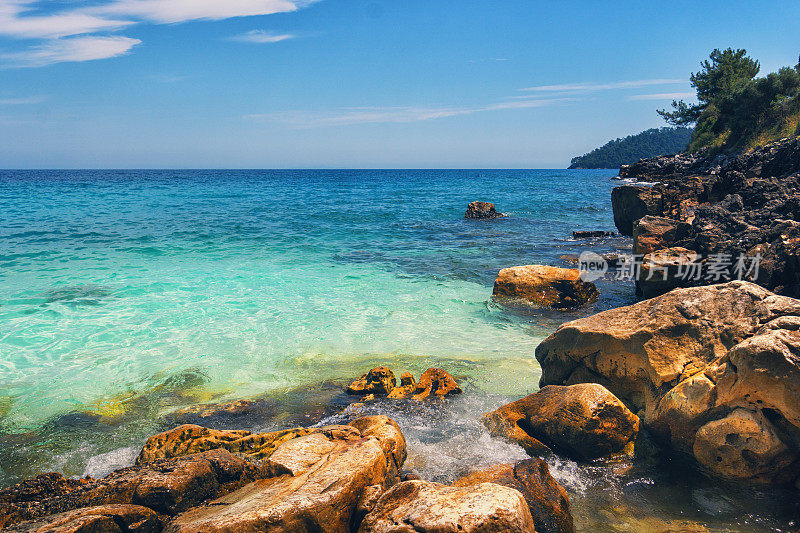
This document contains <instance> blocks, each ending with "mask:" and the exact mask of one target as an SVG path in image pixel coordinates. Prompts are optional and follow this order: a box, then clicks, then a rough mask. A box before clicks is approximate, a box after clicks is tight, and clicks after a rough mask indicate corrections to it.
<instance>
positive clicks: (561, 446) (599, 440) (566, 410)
mask: <svg viewBox="0 0 800 533" xmlns="http://www.w3.org/2000/svg"><path fill="white" fill-rule="evenodd" d="M483 423H484V425H485V426H486V427H487V429H488V430H489V432H490V433H491V434H492V435H497V436H504V437H507V438H509V439H511V440H513V441H515V442H517V443H518V444H519V445H520V446H522V447H523V448H524V449H525V451H527V452H528V453H529V454H531V455H539V454H541V453H543V452H544V451H546V450H548V449H551V450H552V451H554V452H556V453H562V454H565V455H568V456H570V457H573V458H575V459H594V458H597V457H604V456H608V455H612V454H616V453H620V452H623V451H624V450H625V448H626V447H627V446H628V445H629V444H632V443H633V440H634V439H635V438H636V434H637V433H638V431H639V418H638V417H637V416H636V415H634V414H633V413H631V412H630V410H628V408H627V407H625V405H624V404H623V403H622V402H621V401H619V399H617V398H616V397H615V396H614V395H613V394H611V393H610V392H609V391H608V390H606V389H605V388H604V387H602V386H601V385H597V384H579V385H572V386H568V387H563V386H555V385H549V386H546V387H543V388H542V389H541V390H540V391H539V392H536V393H534V394H531V395H530V396H527V397H525V398H523V399H521V400H517V401H516V402H512V403H510V404H508V405H504V406H503V407H501V408H499V409H497V410H496V411H492V412H491V413H487V414H486V415H484V417H483Z"/></svg>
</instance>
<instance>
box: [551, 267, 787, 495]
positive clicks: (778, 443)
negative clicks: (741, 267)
mask: <svg viewBox="0 0 800 533" xmlns="http://www.w3.org/2000/svg"><path fill="white" fill-rule="evenodd" d="M798 353H800V300H795V299H793V298H789V297H785V296H778V295H775V294H773V293H771V292H769V291H767V290H766V289H763V288H761V287H759V286H757V285H754V284H752V283H748V282H742V281H735V282H730V283H726V284H720V285H712V286H706V287H694V288H688V289H676V290H673V291H672V292H669V293H667V294H665V295H663V296H659V297H656V298H653V299H650V300H646V301H643V302H639V303H637V304H634V305H631V306H628V307H622V308H619V309H612V310H609V311H604V312H602V313H599V314H597V315H594V316H591V317H587V318H582V319H579V320H574V321H572V322H568V323H566V324H563V325H562V326H561V327H559V328H558V330H556V332H555V333H553V334H552V335H551V336H550V337H548V338H547V339H545V340H544V341H543V342H542V343H541V344H540V345H539V346H538V347H537V348H536V358H537V360H538V361H539V363H540V364H541V366H542V379H541V385H542V386H544V385H550V384H570V383H582V382H598V383H601V384H603V385H604V386H605V387H607V388H608V389H609V390H610V391H612V392H613V393H614V394H616V395H617V396H618V397H620V398H621V399H623V400H624V401H626V402H628V403H629V404H630V405H631V406H633V407H634V408H635V409H637V410H639V411H640V416H641V417H642V420H643V422H644V424H645V426H646V427H648V428H649V429H650V430H651V432H653V434H654V435H656V436H657V437H658V438H659V439H660V440H661V441H662V442H665V443H668V444H670V445H671V446H673V447H674V448H675V449H677V450H679V451H681V452H684V453H687V454H689V455H691V456H693V457H694V458H695V459H697V461H698V463H699V464H700V465H701V466H703V467H704V468H705V469H707V470H708V471H709V472H710V473H712V474H714V475H717V476H720V477H723V478H728V479H741V480H749V481H759V482H771V483H792V482H794V481H795V480H796V479H798V474H800V444H798V443H800V440H799V439H798V438H797V437H798V435H800V358H798V356H797V354H798Z"/></svg>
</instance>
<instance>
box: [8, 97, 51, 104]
mask: <svg viewBox="0 0 800 533" xmlns="http://www.w3.org/2000/svg"><path fill="white" fill-rule="evenodd" d="M44 100H45V97H44V96H24V97H20V98H0V105H29V104H39V103H42V102H44Z"/></svg>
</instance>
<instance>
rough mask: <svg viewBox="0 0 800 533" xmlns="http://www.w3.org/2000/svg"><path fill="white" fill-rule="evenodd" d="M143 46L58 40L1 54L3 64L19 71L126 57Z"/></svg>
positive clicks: (112, 40) (116, 40) (122, 40)
mask: <svg viewBox="0 0 800 533" xmlns="http://www.w3.org/2000/svg"><path fill="white" fill-rule="evenodd" d="M141 42H142V41H140V40H138V39H131V38H128V37H94V36H88V37H73V38H70V39H54V40H52V41H46V42H45V43H44V44H42V45H39V46H34V47H32V48H30V49H28V50H24V51H22V52H12V53H5V54H0V60H3V61H4V62H5V63H7V64H8V65H10V66H15V67H43V66H45V65H52V64H54V63H63V62H67V61H92V60H95V59H107V58H109V57H116V56H120V55H123V54H126V53H127V52H128V51H130V49H131V48H133V47H134V46H136V45H137V44H139V43H141Z"/></svg>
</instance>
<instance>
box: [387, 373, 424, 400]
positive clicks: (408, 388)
mask: <svg viewBox="0 0 800 533" xmlns="http://www.w3.org/2000/svg"><path fill="white" fill-rule="evenodd" d="M416 389H417V383H416V382H415V381H414V376H413V375H411V372H404V373H403V374H402V375H401V376H400V386H399V387H395V388H394V389H392V392H390V393H389V398H393V399H401V398H406V397H408V396H411V395H412V394H414V391H415V390H416Z"/></svg>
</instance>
